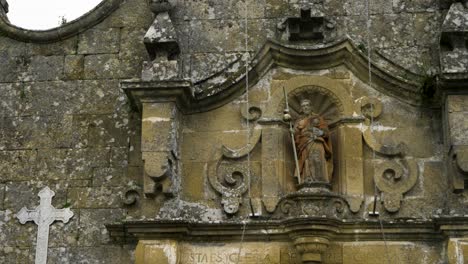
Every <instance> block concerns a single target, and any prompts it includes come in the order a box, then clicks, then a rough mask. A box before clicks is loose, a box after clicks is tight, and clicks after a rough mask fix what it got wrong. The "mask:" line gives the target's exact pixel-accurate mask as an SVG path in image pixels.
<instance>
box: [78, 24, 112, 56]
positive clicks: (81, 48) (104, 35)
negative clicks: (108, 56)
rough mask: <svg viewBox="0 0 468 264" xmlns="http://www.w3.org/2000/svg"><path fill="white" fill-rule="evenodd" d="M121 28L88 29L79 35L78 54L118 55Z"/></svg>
mask: <svg viewBox="0 0 468 264" xmlns="http://www.w3.org/2000/svg"><path fill="white" fill-rule="evenodd" d="M119 50H120V28H108V29H101V28H96V29H88V30H86V31H85V32H83V33H81V34H80V35H79V42H78V54H102V53H118V52H119Z"/></svg>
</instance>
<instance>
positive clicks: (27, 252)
mask: <svg viewBox="0 0 468 264" xmlns="http://www.w3.org/2000/svg"><path fill="white" fill-rule="evenodd" d="M0 263H11V264H32V263H34V249H31V248H18V247H5V248H3V250H2V249H0Z"/></svg>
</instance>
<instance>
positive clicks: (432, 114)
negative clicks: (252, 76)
mask: <svg viewBox="0 0 468 264" xmlns="http://www.w3.org/2000/svg"><path fill="white" fill-rule="evenodd" d="M308 2H309V4H310V5H312V6H313V7H315V8H317V10H321V11H322V12H323V13H324V14H325V16H326V17H327V18H330V19H333V21H334V23H335V24H336V26H335V27H336V30H337V38H339V37H341V36H349V37H350V38H351V39H352V40H353V41H354V43H355V44H356V46H358V47H359V48H360V49H362V50H366V49H367V48H368V47H367V40H366V38H367V36H366V21H367V16H366V12H365V1H364V0H360V1H356V0H346V1H341V0H323V1H320V0H318V1H308ZM371 2H372V4H371V7H370V12H371V22H372V23H371V33H372V37H371V45H372V48H373V50H375V51H376V52H377V53H376V54H373V55H372V56H373V57H375V58H376V59H382V58H383V61H385V60H389V61H390V62H392V63H395V64H397V65H400V66H403V67H404V68H406V69H408V70H410V71H412V72H415V73H419V74H422V75H431V74H433V73H434V72H435V71H436V69H438V68H439V63H438V55H437V54H438V52H437V50H438V45H439V33H440V32H439V31H440V27H441V24H442V21H443V18H444V14H445V12H446V11H447V8H448V7H449V3H448V2H450V1H436V0H417V1H410V0H406V1H403V0H394V1H377V0H375V1H371ZM445 2H447V3H445ZM1 3H3V2H1ZM174 4H175V8H174V9H173V11H171V13H170V15H171V18H172V20H173V21H174V25H175V29H176V30H177V32H178V38H179V45H180V47H181V54H180V67H181V70H182V72H183V76H184V77H186V78H190V79H191V80H192V81H193V82H197V81H201V80H203V79H206V78H207V77H209V76H211V75H213V74H215V73H217V72H219V71H222V70H223V69H224V68H225V67H227V66H228V65H229V64H230V63H232V62H234V61H235V60H238V59H239V58H240V57H242V54H243V52H244V50H245V49H246V46H245V43H244V39H245V24H244V16H245V7H246V5H247V6H248V38H249V39H248V44H247V49H248V50H249V51H251V52H252V53H255V52H256V51H257V50H259V49H260V47H261V46H262V45H263V43H264V42H265V40H266V39H267V38H274V37H276V36H277V35H278V34H279V32H278V29H277V25H278V24H279V23H282V22H283V21H284V19H285V18H287V17H290V16H298V14H299V7H300V5H301V3H300V1H297V0H245V1H236V0H223V1H219V0H218V1H213V0H201V1H195V0H190V1H189V0H178V1H174ZM0 16H1V11H0ZM152 21H153V14H152V13H151V11H150V10H149V8H148V4H147V1H146V0H127V1H124V2H123V3H122V5H121V6H120V8H119V9H118V10H116V11H115V12H113V13H112V14H111V15H110V16H109V17H107V18H106V19H105V20H103V21H102V22H101V23H99V24H97V25H95V26H93V27H92V28H90V29H87V30H84V31H82V32H80V33H78V34H76V35H74V36H70V37H68V38H66V39H64V40H61V41H54V42H53V43H44V44H38V43H29V42H27V41H18V40H15V39H14V38H11V37H7V36H3V35H2V36H1V37H0V118H1V121H0V129H1V131H0V245H2V246H1V247H0V263H32V262H33V259H34V248H35V245H34V243H35V239H36V237H35V234H36V230H37V226H36V225H34V224H32V223H28V224H26V225H20V224H19V222H18V221H17V219H16V218H15V217H14V214H15V213H16V212H18V211H19V210H20V209H21V208H22V207H23V206H26V207H28V208H32V207H33V206H35V205H36V204H37V203H38V201H39V200H38V197H37V193H38V191H39V190H40V189H41V188H42V187H44V186H49V187H50V188H51V189H53V190H54V191H55V192H56V196H55V198H54V200H53V204H54V205H55V206H56V207H58V208H62V207H70V208H71V209H72V211H73V212H74V213H75V216H74V218H72V220H71V221H70V222H69V223H68V224H65V225H64V224H61V223H55V224H54V225H52V228H51V234H50V244H49V245H50V249H49V258H50V260H49V263H80V261H87V263H131V262H132V261H133V258H134V257H133V249H134V246H132V245H124V246H121V245H118V244H116V243H112V242H111V241H110V239H109V236H108V234H107V230H106V228H105V227H104V224H106V223H111V222H118V221H119V220H122V219H125V218H127V217H128V214H130V215H131V217H134V218H138V216H139V215H141V214H143V215H146V216H148V215H149V216H156V214H157V213H158V206H160V205H161V203H158V201H162V199H161V198H160V197H158V198H155V200H152V201H150V202H146V203H142V207H141V208H137V209H135V208H127V207H125V206H124V205H123V203H122V196H123V192H124V191H125V190H126V189H127V188H128V187H129V186H132V185H141V181H142V173H143V172H142V161H141V160H142V158H141V153H140V133H141V132H140V131H139V129H140V127H139V126H140V123H141V120H140V117H139V114H138V113H136V112H135V111H133V110H132V109H131V108H130V105H129V103H128V99H127V97H126V96H125V95H124V93H123V92H122V91H121V89H120V88H119V83H120V81H121V80H127V79H135V78H139V77H140V74H141V65H142V62H143V61H144V60H148V58H147V53H146V50H145V47H144V45H143V42H142V38H143V36H144V34H145V32H146V30H147V29H148V27H149V25H150V24H151V22H152ZM1 23H3V22H1ZM313 74H317V75H323V74H328V73H323V72H322V73H320V72H319V73H317V72H315V73H313ZM343 82H345V83H347V84H348V85H350V87H351V88H350V89H351V90H350V93H352V94H353V100H357V99H358V98H359V97H360V96H364V95H374V96H378V97H381V98H384V100H383V104H384V107H385V114H384V115H383V116H382V119H381V120H379V122H380V123H379V124H380V125H381V127H383V128H388V129H387V130H385V129H383V132H382V135H381V138H379V140H385V139H386V138H392V139H393V140H394V141H397V142H401V141H403V142H405V143H406V145H408V146H410V148H409V152H408V155H409V156H410V157H412V158H413V159H415V160H416V161H417V164H418V166H419V168H420V171H421V172H422V173H421V174H420V175H419V180H418V183H417V185H416V187H415V188H414V189H413V190H411V191H410V192H409V193H408V194H407V195H406V197H407V199H406V200H405V204H406V206H404V207H402V210H401V211H400V212H399V213H398V215H396V216H397V217H410V216H417V217H420V218H427V217H431V216H433V215H438V214H443V213H445V214H447V213H452V211H453V212H456V213H458V214H466V212H465V209H463V208H464V207H463V203H462V202H460V199H463V197H461V198H460V197H456V196H455V197H453V196H448V195H447V194H448V193H450V191H451V190H450V188H449V187H448V186H447V182H446V177H445V176H444V170H443V166H442V161H443V155H442V150H441V148H442V144H443V139H442V132H443V131H442V128H441V125H440V122H441V114H440V112H439V110H428V109H423V108H416V107H413V106H408V105H406V104H405V103H402V102H399V101H398V100H396V99H393V98H390V97H386V96H385V95H383V94H380V93H377V92H375V91H373V90H371V89H369V88H368V87H367V86H366V85H365V84H363V83H360V82H361V81H359V80H357V79H356V78H355V77H354V76H348V78H347V79H346V80H344V81H343ZM356 83H357V84H356ZM262 85H265V83H260V84H258V85H257V86H256V87H255V88H253V89H252V91H251V96H250V99H251V100H252V102H253V103H262V104H265V105H267V104H268V103H269V99H270V98H269V95H270V94H271V92H272V91H271V90H269V89H270V88H269V87H263V86H262ZM354 87H359V88H355V89H354ZM353 89H354V90H353ZM373 93H375V94H373ZM239 100H240V101H235V102H233V103H230V104H228V105H226V106H224V107H222V108H219V109H216V110H215V111H212V112H208V113H203V114H199V115H191V116H185V117H184V118H183V122H182V127H183V128H182V129H181V133H182V142H181V150H182V153H181V159H182V160H184V161H185V162H186V163H184V165H183V166H182V175H184V177H183V179H182V192H181V197H180V198H182V199H183V200H185V201H187V208H189V209H190V208H194V207H195V208H198V204H196V206H193V204H191V203H202V204H203V206H206V208H208V209H206V210H207V211H206V212H205V213H206V217H207V218H206V219H210V220H211V219H221V218H223V217H224V216H222V212H221V210H220V209H219V197H218V196H217V195H216V193H215V192H214V191H213V190H212V189H210V187H209V185H208V183H207V178H206V174H205V165H206V164H207V162H210V161H212V160H211V159H212V157H211V156H210V155H211V149H209V148H207V146H209V145H212V144H213V145H219V144H221V142H222V143H223V144H226V142H228V143H229V141H232V142H233V143H234V145H231V146H233V147H240V146H241V145H243V144H244V143H245V142H242V139H244V138H245V124H244V123H242V122H243V121H242V119H241V114H240V108H241V107H242V105H241V104H240V103H242V100H243V98H240V99H239ZM395 122H398V127H397V128H396V129H397V130H396V131H397V132H398V134H397V132H394V130H393V126H394V123H395ZM237 130H244V132H240V133H234V132H233V131H237ZM233 134H235V136H233ZM235 144H238V146H236V145H235ZM256 155H257V156H256ZM365 155H366V157H370V156H371V155H372V153H371V151H370V150H369V149H365ZM252 162H253V164H254V166H260V165H259V160H258V153H257V154H255V153H254V154H253V159H252ZM370 167H371V166H370V164H367V167H365V170H370ZM259 169H260V168H259V167H257V170H259ZM369 174H370V173H369ZM369 174H368V175H369ZM188 175H190V176H193V177H189V176H188ZM369 177H370V176H369ZM365 183H366V185H365V191H366V194H367V195H369V197H371V196H372V195H373V193H374V186H373V184H372V179H370V178H367V179H366V180H365ZM258 184H259V183H258ZM260 189H261V187H260V186H258V185H257V186H254V189H253V192H254V193H255V192H257V193H259V192H260ZM447 197H449V198H447ZM158 199H161V200H158ZM450 199H453V203H452V202H450V204H452V205H453V208H452V207H448V206H447V204H448V202H447V200H448V201H452V200H450ZM457 201H458V202H457ZM369 204H370V200H367V201H366V206H367V205H369ZM183 206H184V205H183ZM167 207H168V208H172V207H171V206H167ZM211 209H213V210H211ZM444 210H448V211H447V212H446V211H444ZM161 215H169V216H175V217H179V216H180V214H177V212H169V213H167V212H163V213H162V214H161ZM202 216H203V215H202ZM386 217H392V216H388V215H386ZM393 217H395V215H393ZM350 252H352V251H350ZM431 252H432V253H431V254H434V255H437V254H439V252H440V251H439V248H438V249H437V250H434V249H433V248H431ZM434 252H435V253H434ZM349 254H352V253H349ZM437 258H438V257H434V258H433V259H437ZM356 263H357V262H356ZM428 263H429V262H428ZM431 263H436V262H431Z"/></svg>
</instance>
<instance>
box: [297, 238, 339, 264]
mask: <svg viewBox="0 0 468 264" xmlns="http://www.w3.org/2000/svg"><path fill="white" fill-rule="evenodd" d="M328 245H330V241H329V240H328V239H327V238H324V237H298V238H296V239H294V246H295V247H296V249H297V251H298V252H299V254H301V260H302V263H304V264H312V263H322V256H323V254H324V253H325V251H326V250H327V249H328Z"/></svg>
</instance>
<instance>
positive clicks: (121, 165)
mask: <svg viewBox="0 0 468 264" xmlns="http://www.w3.org/2000/svg"><path fill="white" fill-rule="evenodd" d="M128 152H129V147H128V146H125V147H113V148H111V153H110V167H111V168H117V169H125V168H127V167H128V155H129V153H128Z"/></svg>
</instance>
